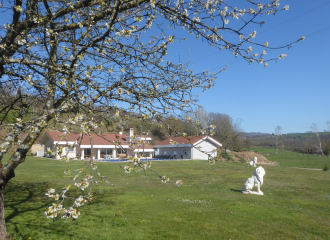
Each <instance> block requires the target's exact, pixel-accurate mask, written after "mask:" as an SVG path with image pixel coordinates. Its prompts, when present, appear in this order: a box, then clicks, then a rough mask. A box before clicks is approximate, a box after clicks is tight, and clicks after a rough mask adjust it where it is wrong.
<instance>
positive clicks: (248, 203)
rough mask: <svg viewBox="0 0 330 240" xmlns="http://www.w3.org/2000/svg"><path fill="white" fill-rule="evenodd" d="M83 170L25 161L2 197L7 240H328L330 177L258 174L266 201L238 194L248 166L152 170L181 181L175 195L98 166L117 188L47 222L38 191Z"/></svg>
mask: <svg viewBox="0 0 330 240" xmlns="http://www.w3.org/2000/svg"><path fill="white" fill-rule="evenodd" d="M283 161H284V160H283ZM82 165H83V163H82V162H78V161H71V162H69V163H61V162H59V161H55V160H46V159H40V158H33V157H28V158H27V160H26V162H25V163H23V164H22V165H20V166H19V167H18V169H17V173H16V177H15V178H14V179H13V181H12V182H10V183H9V185H8V186H7V188H6V189H5V197H6V203H5V204H6V220H7V228H8V231H9V233H10V235H11V237H12V238H14V239H21V238H23V239H47V240H48V239H330V214H329V201H330V184H329V182H330V173H329V172H324V171H311V170H301V169H294V168H291V167H287V166H282V164H281V165H280V166H264V168H265V170H266V175H265V177H264V185H263V186H262V187H261V190H262V191H263V192H264V196H256V195H243V194H241V193H240V189H241V188H242V187H243V185H244V183H245V181H246V179H247V178H248V177H251V176H252V174H253V171H254V168H251V167H247V164H246V163H216V164H215V165H213V166H211V165H209V164H208V163H207V161H166V162H153V163H152V167H153V168H154V169H155V170H156V171H158V172H159V173H161V174H166V176H168V177H170V179H171V180H177V179H182V180H184V184H183V185H182V186H180V187H178V186H176V185H172V184H163V183H161V181H160V180H159V178H157V177H156V176H155V175H154V174H153V173H151V172H150V173H148V174H147V175H143V174H141V173H131V174H124V173H123V172H122V171H121V170H120V168H119V166H118V164H117V163H98V169H99V170H100V172H101V173H102V174H106V175H108V176H110V178H109V180H111V182H113V183H115V184H116V185H117V186H114V187H109V186H107V185H103V184H102V185H100V186H99V187H97V188H95V189H94V191H95V201H93V202H90V203H89V204H88V205H86V206H83V207H81V208H80V210H81V215H80V217H79V218H78V219H77V221H75V222H74V223H70V222H69V221H67V222H64V221H63V220H59V221H56V222H53V221H52V220H51V219H46V218H45V216H44V211H45V208H46V206H48V205H50V204H51V201H50V200H49V199H48V198H47V197H46V196H45V191H44V190H45V189H47V188H50V187H53V188H61V187H65V186H67V185H68V184H69V183H70V177H69V176H64V174H63V171H64V170H66V169H67V168H69V169H70V168H78V167H81V166H82ZM317 167H318V166H317V164H316V165H315V166H314V168H317ZM77 193H78V194H79V192H77Z"/></svg>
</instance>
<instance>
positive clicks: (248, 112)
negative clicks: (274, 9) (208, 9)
mask: <svg viewBox="0 0 330 240" xmlns="http://www.w3.org/2000/svg"><path fill="white" fill-rule="evenodd" d="M280 3H281V5H280V6H281V7H284V6H285V5H289V6H290V10H289V11H283V12H280V13H278V14H277V15H276V16H271V15H270V16H265V17H263V20H264V21H266V24H265V25H264V26H263V27H259V26H256V25H255V26H254V27H253V28H254V30H256V31H257V36H256V41H258V42H260V43H264V42H265V40H267V41H268V42H269V45H270V46H278V45H282V44H285V43H288V42H292V41H294V40H297V39H299V38H300V37H301V36H306V39H305V40H304V41H300V42H299V43H297V44H295V45H294V46H293V47H292V48H290V49H289V50H288V49H281V50H274V51H271V52H269V53H268V54H267V55H266V56H269V54H275V55H276V56H279V55H280V54H282V53H286V54H288V56H287V57H286V58H285V59H284V60H279V61H277V63H276V62H270V63H269V66H268V67H267V68H264V67H263V64H257V63H255V64H251V65H249V64H248V63H247V62H245V61H239V59H236V58H235V57H234V56H233V55H232V54H228V53H225V52H222V51H221V52H220V51H217V50H215V49H214V48H210V47H209V46H208V45H206V44H203V43H202V42H201V41H188V43H187V42H185V43H184V44H182V43H181V44H180V52H179V53H178V48H176V49H175V51H174V53H173V52H171V48H169V49H168V50H169V54H168V55H169V56H171V57H174V56H175V55H180V57H181V59H187V56H188V53H189V49H190V61H191V62H192V63H194V65H193V67H192V68H193V69H194V70H195V71H202V70H205V69H210V70H213V71H216V70H217V69H219V68H221V67H224V66H226V64H227V63H229V64H230V65H229V67H227V70H226V71H224V72H222V73H221V74H220V75H218V80H217V84H216V86H215V87H213V88H212V89H211V90H207V91H206V92H204V93H202V92H199V91H196V94H200V95H201V97H200V98H199V104H200V105H202V106H203V107H204V108H205V109H206V110H207V111H208V112H219V113H225V114H228V115H230V116H231V117H232V118H233V119H237V118H241V119H242V120H243V121H242V124H241V127H242V128H243V129H244V131H246V132H266V133H272V132H274V129H275V127H276V126H277V125H279V126H281V127H282V132H283V133H290V132H306V131H310V127H311V124H312V123H315V124H316V125H317V126H318V128H319V130H320V131H323V130H325V129H328V128H327V124H326V122H327V121H330V110H329V103H330V101H329V100H330V94H329V93H330V92H329V91H330V81H329V80H330V77H329V70H330V44H329V43H330V41H329V39H330V14H329V12H330V1H329V0H317V1H309V0H300V1H297V0H282V1H280ZM239 8H240V7H239ZM232 21H233V20H232ZM230 23H231V22H229V25H230Z"/></svg>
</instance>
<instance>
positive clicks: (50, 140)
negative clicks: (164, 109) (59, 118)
mask: <svg viewBox="0 0 330 240" xmlns="http://www.w3.org/2000/svg"><path fill="white" fill-rule="evenodd" d="M140 140H143V142H142V141H140ZM150 141H151V138H150V137H149V136H146V135H134V129H133V128H129V129H127V130H126V134H123V133H121V132H120V133H118V134H111V133H106V134H102V135H100V136H99V135H97V134H95V133H91V136H89V135H88V134H80V133H66V134H64V133H63V132H46V133H45V135H44V136H43V138H42V139H41V141H40V144H41V145H43V146H44V152H45V153H46V152H47V150H51V151H52V152H53V154H52V156H53V157H54V158H55V159H60V155H59V150H60V149H61V150H62V152H61V151H60V152H61V156H66V157H67V158H72V159H81V160H83V159H85V158H90V157H91V155H92V154H93V157H94V159H116V158H118V157H128V156H137V155H138V154H143V155H144V156H145V157H147V158H151V157H152V156H153V153H154V147H153V146H152V145H150V144H149V142H150ZM92 149H93V153H92Z"/></svg>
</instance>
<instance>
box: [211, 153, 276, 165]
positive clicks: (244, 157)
mask: <svg viewBox="0 0 330 240" xmlns="http://www.w3.org/2000/svg"><path fill="white" fill-rule="evenodd" d="M221 153H222V151H220V152H218V155H220V154H221ZM227 153H228V155H229V156H230V157H231V158H232V159H233V160H232V161H234V162H241V163H249V162H251V161H252V160H253V158H254V157H257V165H274V166H275V165H278V163H277V162H274V161H269V160H268V159H267V158H265V157H264V156H263V155H261V154H259V153H256V152H252V151H240V152H235V151H227ZM217 160H218V161H220V162H229V161H228V160H227V159H225V158H222V157H219V158H217ZM232 161H231V162H232Z"/></svg>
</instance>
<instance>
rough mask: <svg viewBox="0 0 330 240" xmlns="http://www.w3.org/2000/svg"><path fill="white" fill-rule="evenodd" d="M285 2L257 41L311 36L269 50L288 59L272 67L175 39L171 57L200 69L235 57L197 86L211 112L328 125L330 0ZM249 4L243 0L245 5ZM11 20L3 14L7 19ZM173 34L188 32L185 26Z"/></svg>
mask: <svg viewBox="0 0 330 240" xmlns="http://www.w3.org/2000/svg"><path fill="white" fill-rule="evenodd" d="M232 2H238V3H242V2H243V1H231V3H232ZM262 2H264V1H262ZM244 3H246V2H245V1H244ZM280 4H281V5H280V7H284V6H285V5H289V6H290V10H289V11H283V12H280V13H278V14H277V15H276V16H272V15H269V16H265V17H263V18H260V19H259V20H264V21H265V22H266V24H264V25H263V27H259V26H257V25H254V26H253V27H252V28H251V29H250V30H251V32H252V31H253V30H256V31H257V36H256V38H255V40H256V41H258V42H259V43H264V42H265V41H268V42H269V46H279V45H283V44H287V43H289V42H292V41H294V40H297V39H299V38H300V37H301V36H306V39H305V40H304V41H300V42H299V43H297V44H295V45H293V47H292V48H290V49H281V50H274V51H269V52H268V53H267V55H266V56H267V57H269V56H272V55H273V56H279V55H280V54H282V53H286V54H288V56H287V57H286V58H285V59H284V60H279V61H277V63H276V62H270V63H269V66H268V67H267V68H264V67H263V64H257V63H254V64H251V65H249V64H248V63H247V62H245V61H242V60H240V59H236V58H235V57H234V56H233V54H231V53H229V52H225V51H219V50H216V49H214V48H211V47H209V46H208V45H207V44H206V43H202V42H201V40H200V39H198V40H192V39H188V41H183V42H180V43H178V42H176V43H175V44H172V45H170V46H169V47H168V52H169V53H168V55H167V58H168V59H170V60H171V61H175V60H178V59H179V56H180V59H181V61H182V62H185V61H186V60H187V58H188V55H189V61H190V63H191V68H192V69H193V70H194V71H195V72H201V71H203V70H206V69H209V70H211V71H214V72H217V70H219V69H220V68H222V67H225V66H226V65H227V64H228V63H229V67H227V71H223V72H222V73H221V74H219V75H218V79H217V84H216V86H215V87H213V88H212V89H210V90H207V91H205V92H201V91H199V90H195V94H196V95H197V94H200V95H201V96H200V98H199V104H200V105H202V106H203V107H204V108H205V109H206V110H207V111H208V112H219V113H225V114H228V115H230V116H231V117H232V118H233V119H234V120H235V119H238V118H240V119H242V124H241V127H242V128H243V130H244V131H246V132H265V133H272V132H274V129H275V127H276V126H277V125H279V126H281V127H282V132H283V133H290V132H306V131H310V126H311V124H312V123H315V124H316V125H317V126H318V127H319V130H320V131H323V130H325V129H328V128H327V125H326V122H327V121H330V110H329V109H328V106H329V103H330V101H329V100H330V94H329V90H330V81H329V80H330V77H329V69H330V45H329V43H330V41H329V39H330V14H329V12H330V0H316V1H310V0H300V1H297V0H281V1H280ZM244 7H245V6H243V7H241V6H239V5H238V8H239V9H241V8H244ZM6 21H7V19H5V18H3V19H2V20H0V22H1V23H2V24H4V23H5V22H6ZM231 24H233V25H234V24H235V20H233V19H232V20H230V22H229V24H228V26H233V25H231ZM173 34H175V35H176V36H177V37H178V36H181V35H182V36H185V35H184V34H185V33H184V32H183V31H182V30H177V31H174V32H173Z"/></svg>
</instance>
